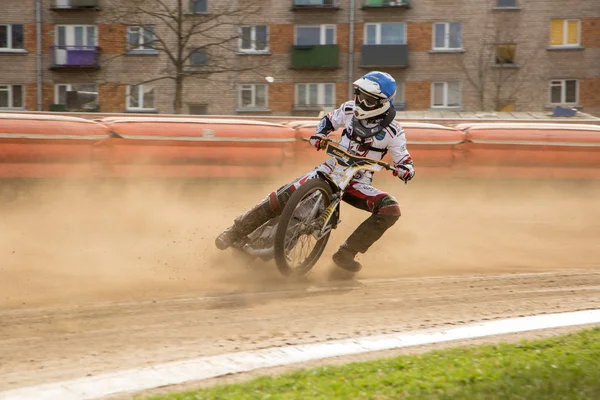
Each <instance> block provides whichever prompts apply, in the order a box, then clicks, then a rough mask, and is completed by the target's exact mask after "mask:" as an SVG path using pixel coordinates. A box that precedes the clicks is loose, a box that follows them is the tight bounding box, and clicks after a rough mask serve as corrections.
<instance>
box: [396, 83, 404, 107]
mask: <svg viewBox="0 0 600 400" xmlns="http://www.w3.org/2000/svg"><path fill="white" fill-rule="evenodd" d="M401 103H404V82H398V80H396V96H394V105H395V107H396V108H399V107H400V104H401Z"/></svg>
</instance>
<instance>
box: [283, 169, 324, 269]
mask: <svg viewBox="0 0 600 400" xmlns="http://www.w3.org/2000/svg"><path fill="white" fill-rule="evenodd" d="M317 191H318V192H320V193H321V194H322V195H323V202H324V206H325V207H327V206H329V204H331V197H332V191H331V187H330V186H329V184H328V183H327V182H325V181H324V180H323V179H321V178H314V179H311V180H309V181H308V182H306V183H304V184H302V185H301V186H300V187H299V188H298V189H297V190H296V191H295V192H294V193H293V194H292V196H291V197H290V199H289V200H288V202H287V204H286V205H285V208H284V209H283V212H282V213H281V217H280V219H279V224H278V226H277V231H276V232H275V248H274V250H275V252H274V257H275V262H276V264H277V269H278V270H279V272H280V273H281V274H282V275H284V276H290V275H296V276H299V275H304V274H306V273H307V272H308V271H310V269H311V268H312V267H313V266H314V265H315V264H316V263H317V261H318V260H319V258H320V257H321V254H322V253H323V250H324V249H325V246H326V245H327V241H328V240H329V233H328V234H327V235H325V236H323V237H322V238H321V239H319V240H318V241H316V243H315V245H314V247H313V249H312V251H311V252H310V253H309V254H308V256H307V257H306V259H305V260H304V262H302V263H301V264H300V265H298V266H293V265H291V264H290V262H289V260H288V258H287V256H286V251H285V243H286V235H287V234H288V226H289V224H290V221H291V219H292V216H293V215H294V211H295V210H296V208H297V207H298V205H299V204H300V203H301V202H302V200H303V199H305V198H308V197H309V196H310V195H312V194H314V193H315V192H317Z"/></svg>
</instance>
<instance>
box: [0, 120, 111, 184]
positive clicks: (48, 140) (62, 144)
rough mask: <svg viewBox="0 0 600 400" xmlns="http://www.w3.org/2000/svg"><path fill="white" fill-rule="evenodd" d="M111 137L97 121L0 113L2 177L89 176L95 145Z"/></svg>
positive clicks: (0, 164)
mask: <svg viewBox="0 0 600 400" xmlns="http://www.w3.org/2000/svg"><path fill="white" fill-rule="evenodd" d="M106 137H108V132H107V130H106V128H105V127H104V126H103V125H101V124H98V123H96V122H93V121H90V120H86V119H82V118H75V117H64V116H49V115H30V114H13V113H2V114H0V177H2V178H45V177H89V176H90V175H91V174H92V168H91V167H92V163H93V158H94V152H93V150H94V145H95V144H96V143H97V142H99V141H101V140H103V139H105V138H106Z"/></svg>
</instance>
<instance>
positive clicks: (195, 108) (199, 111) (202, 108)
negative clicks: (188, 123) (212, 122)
mask: <svg viewBox="0 0 600 400" xmlns="http://www.w3.org/2000/svg"><path fill="white" fill-rule="evenodd" d="M189 109H190V112H189V113H190V115H206V114H208V105H206V104H190V105H189Z"/></svg>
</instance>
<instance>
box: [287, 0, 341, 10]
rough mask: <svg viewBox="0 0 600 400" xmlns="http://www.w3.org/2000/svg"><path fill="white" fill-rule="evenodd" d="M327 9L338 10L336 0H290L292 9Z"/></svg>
mask: <svg viewBox="0 0 600 400" xmlns="http://www.w3.org/2000/svg"><path fill="white" fill-rule="evenodd" d="M315 8H318V9H329V10H339V9H340V8H339V6H338V2H337V0H292V10H306V9H310V10H312V9H315Z"/></svg>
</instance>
